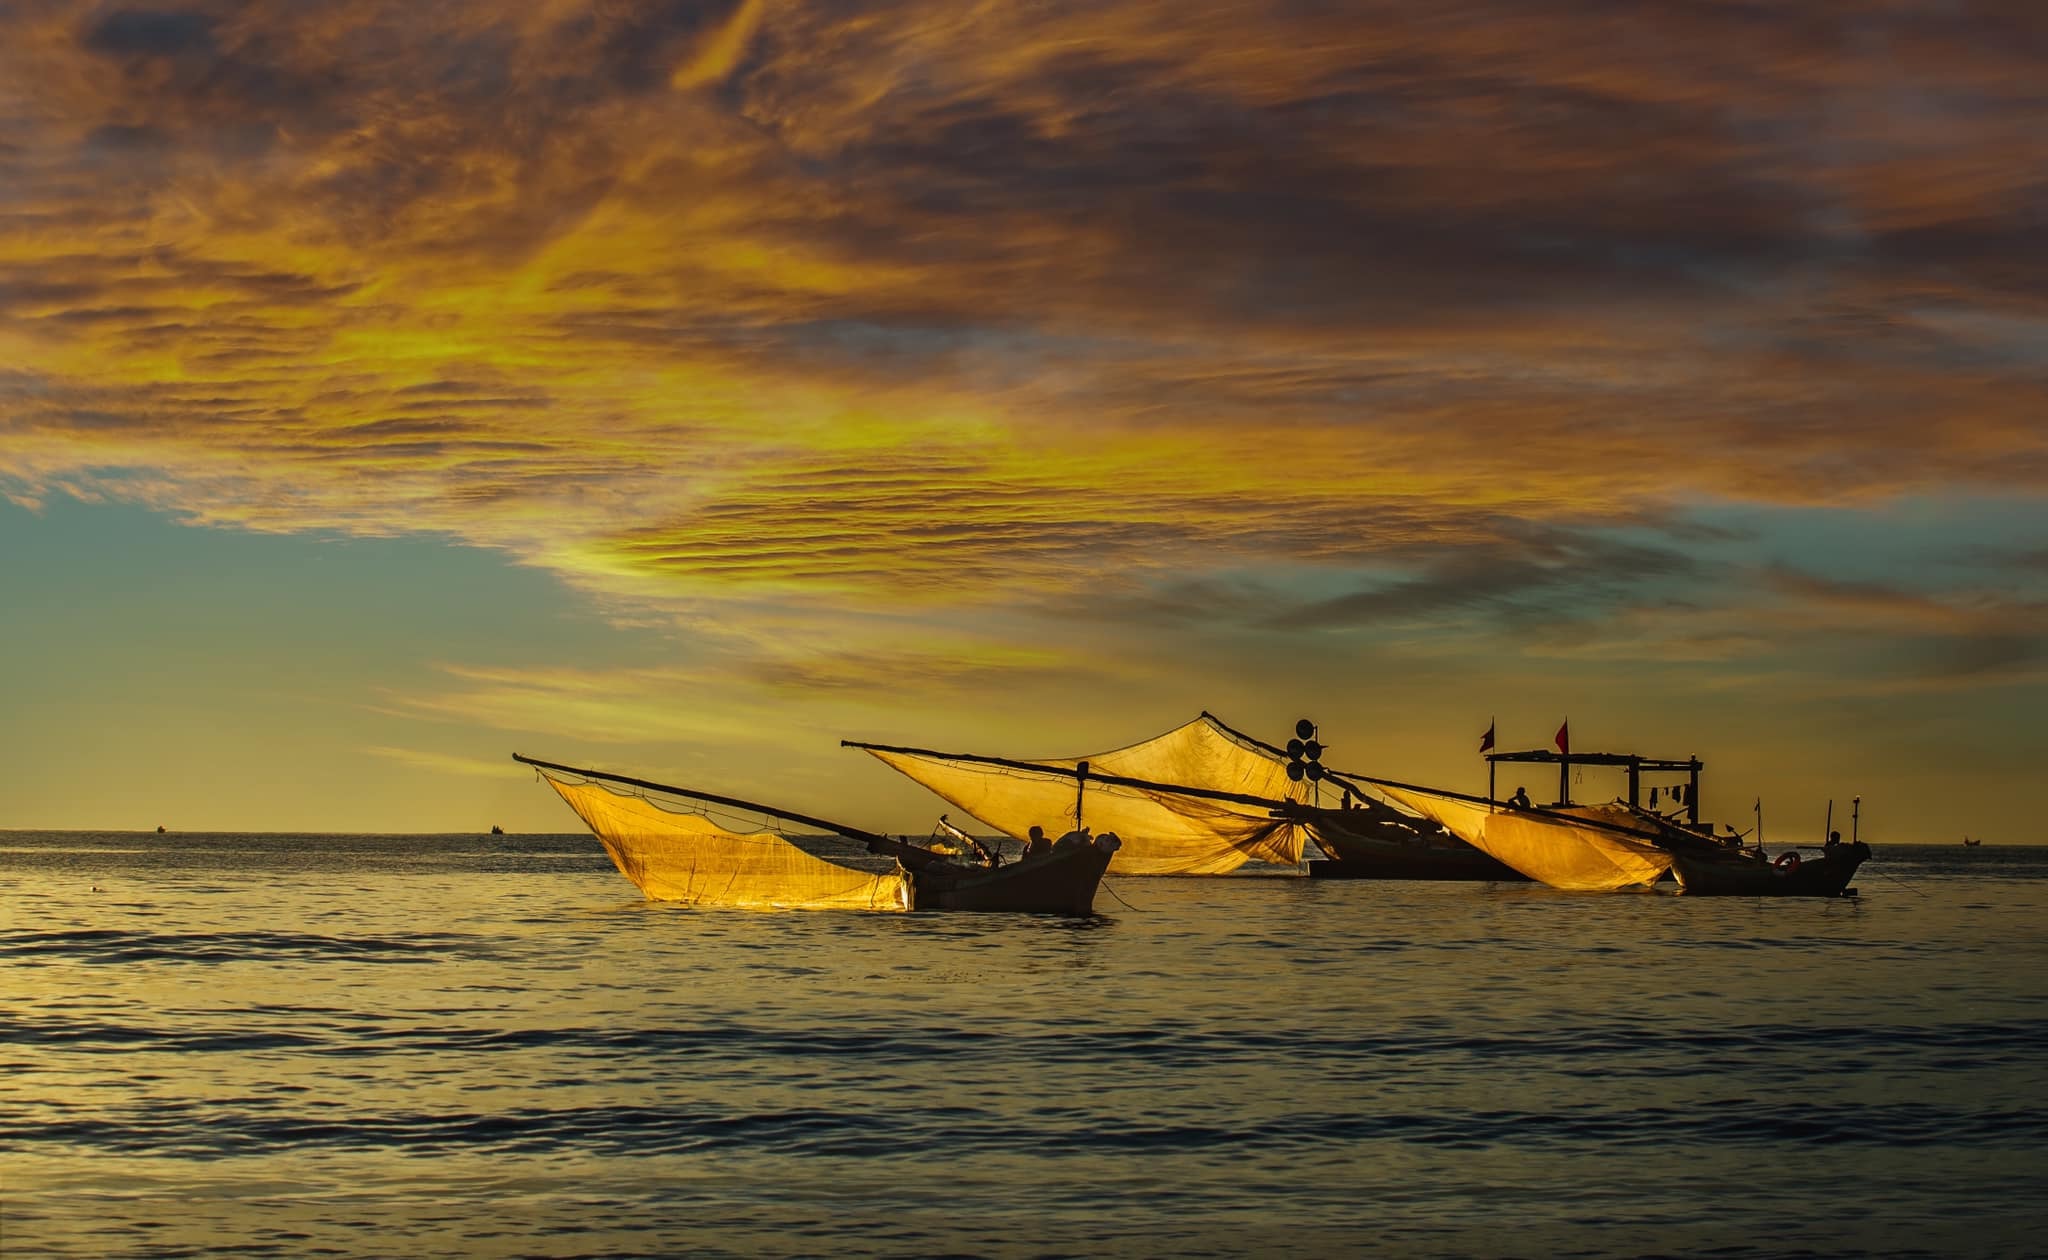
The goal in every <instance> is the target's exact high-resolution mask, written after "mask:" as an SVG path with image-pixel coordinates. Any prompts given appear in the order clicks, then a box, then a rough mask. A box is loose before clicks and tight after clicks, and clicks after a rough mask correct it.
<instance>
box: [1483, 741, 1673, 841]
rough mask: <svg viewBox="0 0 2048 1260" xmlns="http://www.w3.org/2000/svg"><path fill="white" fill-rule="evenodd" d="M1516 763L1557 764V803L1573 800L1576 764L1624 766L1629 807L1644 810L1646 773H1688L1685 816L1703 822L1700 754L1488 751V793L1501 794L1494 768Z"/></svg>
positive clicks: (1537, 749)
mask: <svg viewBox="0 0 2048 1260" xmlns="http://www.w3.org/2000/svg"><path fill="white" fill-rule="evenodd" d="M1503 761H1507V762H1514V763H1516V764H1535V765H1548V764H1550V763H1551V762H1556V763H1557V803H1558V804H1560V805H1569V804H1571V803H1572V767H1573V766H1621V767H1625V768H1626V769H1627V770H1628V805H1629V808H1630V809H1641V808H1642V807H1643V806H1642V795H1643V774H1644V772H1645V771H1647V772H1649V773H1652V774H1683V775H1686V776H1688V782H1687V784H1686V788H1685V817H1686V821H1687V822H1688V823H1690V824H1692V825H1693V826H1694V827H1698V826H1699V825H1700V771H1701V770H1702V769H1704V768H1705V766H1704V764H1703V763H1702V762H1701V761H1700V759H1699V758H1698V757H1687V758H1686V759H1685V760H1683V761H1674V760H1672V759H1671V758H1668V757H1643V756H1639V755H1637V754H1635V753H1600V752H1585V753H1569V752H1552V751H1551V750H1550V749H1548V748H1532V749H1529V750H1528V751H1527V752H1496V753H1487V754H1486V794H1487V795H1488V796H1490V797H1495V798H1496V799H1497V798H1498V797H1499V795H1500V793H1499V791H1498V790H1497V788H1496V787H1495V784H1494V774H1495V769H1496V767H1498V765H1499V764H1500V763H1501V762H1503Z"/></svg>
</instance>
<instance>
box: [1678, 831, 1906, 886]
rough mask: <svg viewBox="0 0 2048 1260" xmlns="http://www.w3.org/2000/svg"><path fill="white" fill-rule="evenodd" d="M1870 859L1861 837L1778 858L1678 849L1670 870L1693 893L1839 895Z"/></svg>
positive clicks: (1745, 852) (1752, 851) (1747, 851)
mask: <svg viewBox="0 0 2048 1260" xmlns="http://www.w3.org/2000/svg"><path fill="white" fill-rule="evenodd" d="M1869 858H1870V846H1869V845H1867V844H1865V843H1863V842H1862V841H1861V840H1851V841H1847V842H1844V843H1834V844H1827V845H1824V846H1822V848H1821V850H1820V853H1819V856H1815V855H1814V854H1813V853H1812V851H1811V850H1809V851H1807V852H1805V853H1801V852H1798V851H1796V850H1792V849H1787V850H1786V851H1785V852H1783V853H1780V854H1779V855H1778V856H1777V857H1776V858H1770V857H1766V856H1765V855H1764V853H1763V851H1762V850H1761V849H1742V850H1738V851H1736V852H1734V853H1718V854H1703V853H1674V854H1673V855H1672V860H1671V873H1672V874H1673V875H1674V876H1676V877H1677V879H1678V887H1679V890H1680V891H1681V892H1684V893H1685V894H1686V895H1688V896H1693V897H1840V896H1842V895H1843V894H1844V893H1845V892H1848V891H1849V881H1850V880H1852V879H1854V878H1856V868H1858V867H1860V866H1862V865H1863V863H1864V862H1866V861H1868V860H1869Z"/></svg>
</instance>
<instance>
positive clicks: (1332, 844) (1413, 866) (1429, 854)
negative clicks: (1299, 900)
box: [1301, 798, 1529, 883]
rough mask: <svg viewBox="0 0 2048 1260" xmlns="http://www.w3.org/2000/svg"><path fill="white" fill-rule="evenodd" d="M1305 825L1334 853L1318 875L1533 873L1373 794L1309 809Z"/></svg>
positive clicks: (1522, 878) (1516, 876) (1492, 876)
mask: <svg viewBox="0 0 2048 1260" xmlns="http://www.w3.org/2000/svg"><path fill="white" fill-rule="evenodd" d="M1301 821H1302V825H1303V826H1305V827H1307V828H1308V833H1309V837H1310V838H1311V839H1313V840H1314V841H1315V842H1316V846H1317V847H1318V848H1320V849H1321V850H1322V851H1323V852H1324V853H1327V854H1328V855H1329V857H1328V858H1326V859H1323V860H1321V861H1314V860H1311V861H1310V862H1309V864H1308V873H1309V877H1310V878H1312V879H1413V880H1472V881H1491V880H1507V881H1513V882H1516V883H1523V882H1527V880H1528V878H1529V877H1528V876H1527V875H1524V874H1522V873H1521V872H1520V871H1518V870H1515V869H1514V868H1513V867H1511V866H1508V865H1507V864H1505V863H1503V862H1501V861H1500V860H1499V859H1498V858H1495V857H1493V856H1491V855H1489V854H1486V853H1481V852H1480V851H1479V850H1478V849H1475V848H1473V847H1472V846H1471V845H1469V844H1466V843H1465V842H1464V841H1463V840H1460V839H1458V838H1457V837H1456V836H1454V835H1452V834H1451V833H1450V832H1448V831H1446V830H1444V828H1443V827H1442V826H1441V825H1440V824H1437V823H1433V822H1431V821H1429V820H1428V819H1425V818H1419V817H1414V816H1412V815H1408V814H1403V813H1401V812H1400V811H1398V810H1395V809H1392V808H1390V807H1388V806H1385V805H1382V804H1380V803H1379V802H1377V801H1373V800H1371V799H1369V798H1366V799H1361V800H1356V801H1355V802H1354V804H1353V806H1352V808H1349V809H1306V810H1304V811H1303V812H1302V815H1301Z"/></svg>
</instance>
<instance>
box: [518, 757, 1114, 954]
mask: <svg viewBox="0 0 2048 1260" xmlns="http://www.w3.org/2000/svg"><path fill="white" fill-rule="evenodd" d="M512 757H513V760H515V761H519V762H523V763H525V764H527V765H530V766H533V767H535V768H536V769H538V770H540V771H542V774H543V777H544V778H546V779H547V781H548V784H549V786H551V787H553V788H554V789H555V791H556V792H557V793H558V794H560V795H561V796H562V799H563V800H565V801H567V802H568V804H569V806H570V808H572V809H574V810H575V811H576V813H577V815H578V816H579V817H581V818H582V819H583V821H584V823H585V824H586V825H588V826H589V827H590V829H591V831H592V833H593V834H595V835H596V836H597V838H598V840H599V842H600V843H602V844H603V845H604V848H605V852H606V853H607V854H609V855H610V856H611V859H612V863H613V864H614V865H615V866H617V867H618V868H619V873H620V874H622V875H624V876H625V877H626V878H627V879H629V880H631V881H633V883H634V885H635V886H637V887H638V888H639V889H640V890H641V891H642V892H643V893H645V894H646V895H647V896H648V897H649V898H650V899H653V900H656V901H684V902H689V903H691V904H696V905H729V906H742V907H751V908H762V909H843V910H856V909H864V910H1008V911H1022V912H1027V913H1045V914H1090V913H1093V911H1094V903H1095V890H1096V888H1097V886H1098V885H1100V884H1101V882H1102V873H1103V871H1105V870H1106V869H1108V867H1109V861H1110V856H1111V855H1112V854H1113V853H1115V852H1116V850H1117V847H1118V844H1119V841H1118V840H1117V838H1116V837H1115V836H1113V835H1108V834H1104V835H1100V836H1086V835H1085V834H1083V833H1078V832H1077V833H1074V834H1071V835H1069V836H1064V837H1062V838H1061V840H1060V841H1059V842H1058V843H1056V844H1054V845H1052V846H1051V848H1050V850H1049V851H1047V852H1045V853H1043V854H1041V855H1038V856H1035V857H1029V858H1025V859H1023V860H1021V861H1017V862H1012V863H1010V864H1008V865H1003V864H1001V859H1000V858H999V857H998V856H997V855H995V854H994V853H993V852H991V853H989V854H988V855H987V860H986V861H985V862H967V861H960V860H956V859H955V857H954V856H953V855H952V854H948V853H942V852H939V851H938V850H937V849H935V848H931V847H928V846H925V845H919V844H914V843H912V842H911V841H910V840H908V839H903V838H898V837H893V836H886V835H882V834H881V833H879V832H872V831H865V830H862V829H860V828H858V827H849V826H846V825H844V824H842V823H836V822H831V821H828V820H826V819H823V818H816V817H813V816H811V815H808V814H799V813H795V812H793V811H790V810H785V809H778V808H776V807H774V806H770V805H763V804H760V803H758V802H755V801H747V800H742V799H740V798H738V797H732V796H722V795H716V794H713V793H710V792H703V791H699V790H697V789H695V788H686V787H677V786H674V785H672V784H666V783H655V782H652V781H650V780H646V779H635V778H629V777H627V776H624V775H617V774H609V773H606V772H605V771H602V770H590V769H585V768H583V767H580V766H566V765H562V764H561V763H559V762H552V761H540V760H537V759H535V758H533V757H525V756H521V755H520V754H518V753H514V754H512ZM550 772H552V773H550ZM559 775H574V776H576V777H577V778H578V779H581V780H583V782H581V783H567V782H564V781H563V780H562V779H561V778H558V777H557V776H559ZM607 784H618V785H621V786H624V787H629V788H636V789H639V790H641V791H642V792H657V793H661V794H664V795H667V796H672V797H676V798H678V799H680V800H685V801H695V802H701V803H705V804H711V805H721V806H725V807H727V808H730V809H738V810H745V811H747V812H750V813H755V814H762V815H766V816H768V817H771V818H778V819H781V820H783V821H784V822H789V823H796V824H798V825H800V826H804V827H814V828H816V829H818V830H819V831H821V832H831V833H833V834H835V835H839V836H844V837H846V838H847V839H849V840H854V841H857V842H859V843H861V844H863V845H865V846H866V848H867V851H868V852H869V853H873V854H879V855H882V856H886V857H891V858H894V859H895V863H896V867H895V870H894V871H892V872H889V873H886V874H876V873H873V872H869V871H863V870H858V869H856V868H854V867H849V866H845V865H843V864H840V863H837V862H833V861H831V860H829V859H826V858H822V857H818V856H815V855H813V854H810V853H808V852H806V851H804V850H803V849H801V848H800V847H799V846H797V845H796V844H794V843H793V842H791V841H790V840H789V839H788V838H786V837H783V836H779V835H776V834H774V833H771V832H765V831H764V832H755V833H751V834H742V833H739V832H732V831H727V830H725V829H724V828H723V827H721V826H719V825H718V824H717V823H715V822H713V821H712V820H711V819H709V818H707V817H704V816H703V815H700V814H688V813H679V812H677V811H673V810H668V809H664V808H663V807H661V806H659V805H656V804H655V803H654V802H652V801H649V800H647V799H646V798H645V797H644V796H642V795H627V794H623V793H619V792H616V791H614V790H612V789H611V788H609V787H607V786H605V785H607Z"/></svg>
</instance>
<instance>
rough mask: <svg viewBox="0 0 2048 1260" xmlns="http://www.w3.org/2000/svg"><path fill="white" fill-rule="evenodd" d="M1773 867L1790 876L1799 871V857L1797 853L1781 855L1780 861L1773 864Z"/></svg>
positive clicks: (1779, 856)
mask: <svg viewBox="0 0 2048 1260" xmlns="http://www.w3.org/2000/svg"><path fill="white" fill-rule="evenodd" d="M1771 865H1773V866H1775V867H1777V868H1778V869H1779V870H1781V871H1783V872H1785V873H1786V874H1787V875H1790V874H1791V873H1792V872H1794V871H1796V870H1798V869H1799V855H1798V854H1797V853H1780V854H1779V855H1778V860H1777V861H1775V862H1773V863H1771Z"/></svg>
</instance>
